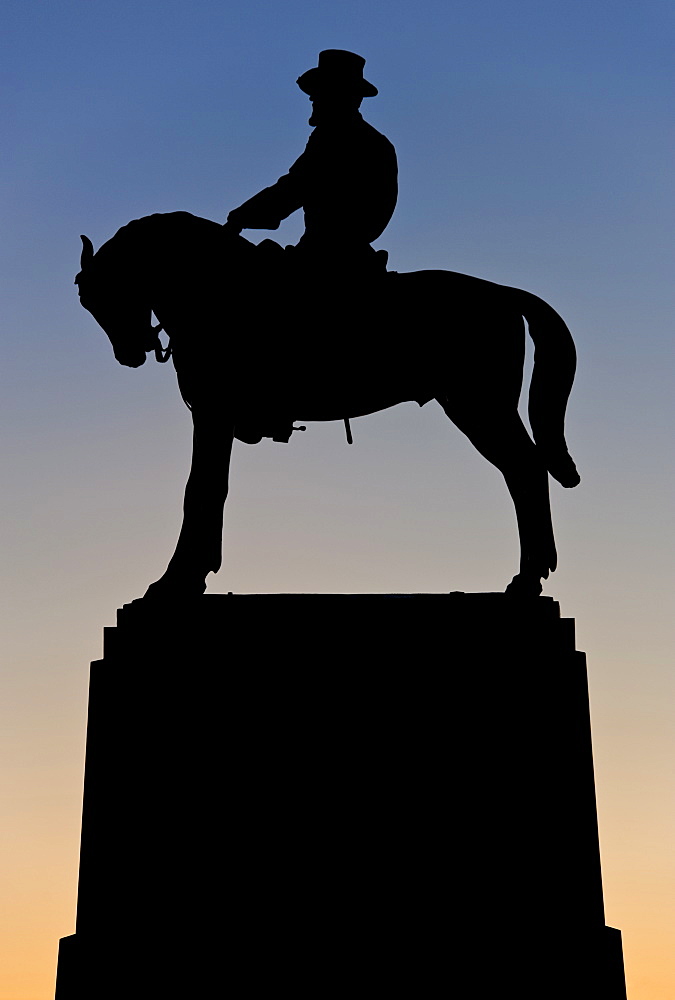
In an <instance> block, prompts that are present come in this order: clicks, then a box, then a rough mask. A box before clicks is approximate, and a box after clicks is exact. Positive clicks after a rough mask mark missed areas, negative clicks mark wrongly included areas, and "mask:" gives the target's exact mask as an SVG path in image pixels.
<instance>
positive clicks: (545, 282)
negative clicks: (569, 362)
mask: <svg viewBox="0 0 675 1000" xmlns="http://www.w3.org/2000/svg"><path fill="white" fill-rule="evenodd" d="M673 34H674V32H673V8H672V5H671V4H670V3H667V2H666V0H643V2H635V0H630V2H628V0H606V2H596V0H555V2H554V0H537V2H534V0H456V2H451V0H442V2H440V0H439V2H429V0H419V2H418V3H416V4H413V3H411V2H406V3H402V2H400V0H377V2H375V0H340V2H337V0H332V2H330V3H328V2H325V0H313V2H312V3H308V2H306V0H305V2H298V0H286V2H285V3H279V2H278V0H248V2H242V0H231V2H227V0H221V2H211V0H191V2H188V0H162V2H159V0H133V2H131V0H114V2H113V0H41V2H37V0H4V3H2V5H1V6H0V82H1V84H2V87H1V88H0V89H1V94H2V96H1V98H0V99H1V100H2V132H1V134H2V136H3V157H2V160H3V168H2V178H1V181H0V183H1V185H2V189H1V204H2V229H1V231H2V242H1V246H0V254H1V256H2V260H1V264H0V282H1V283H2V293H3V294H2V302H3V305H2V320H1V322H2V336H1V343H2V364H1V366H0V368H1V372H0V379H2V386H1V390H0V407H1V409H2V419H1V420H0V440H1V442H2V468H3V471H4V476H3V482H2V487H1V489H2V511H3V517H2V526H1V528H0V532H1V534H0V544H1V546H2V557H3V558H2V562H1V566H0V575H1V577H2V602H1V612H0V613H1V615H2V619H3V622H2V636H3V693H2V701H1V705H0V712H1V713H2V720H1V729H0V732H1V735H2V746H3V767H2V777H3V793H2V798H1V802H0V809H1V810H2V816H1V818H0V838H1V840H2V851H1V852H0V858H1V860H0V866H1V878H0V886H1V887H2V897H3V898H2V906H1V912H0V941H1V947H2V955H1V957H0V1000H51V998H52V996H53V989H54V976H55V970H56V951H57V945H58V938H59V937H61V936H64V935H67V934H70V933H72V932H73V930H74V922H75V905H76V890H77V861H78V850H79V822H80V808H81V797H82V776H83V763H84V738H85V725H86V700H87V677H88V667H89V662H90V661H91V660H92V659H96V658H98V657H99V656H100V655H101V639H102V629H103V627H104V626H106V625H112V624H114V618H115V610H116V608H118V607H120V606H121V605H122V604H123V603H125V602H128V601H131V600H133V599H134V598H137V597H139V596H141V594H142V593H143V592H144V590H145V588H146V587H147V585H148V584H149V583H150V582H151V581H152V580H154V579H156V578H157V577H158V576H159V575H160V574H161V572H162V571H163V569H164V567H165V565H166V561H167V559H168V557H169V555H170V554H171V552H172V549H173V545H174V543H175V539H176V536H177V532H178V527H179V523H180V510H181V502H182V490H183V486H184V482H185V478H186V475H187V471H188V468H189V460H190V434H191V422H190V417H189V414H188V412H187V410H186V409H185V407H184V405H183V403H182V401H181V399H180V397H179V394H178V391H177V388H176V384H175V376H174V374H173V371H172V369H171V367H170V366H158V365H156V364H155V363H154V361H152V360H149V361H148V363H147V364H146V365H145V367H143V368H141V369H139V370H137V371H133V370H130V369H127V368H122V367H120V366H119V365H117V364H116V362H115V361H114V358H113V356H112V352H111V349H110V345H109V343H108V341H107V339H106V338H105V335H104V334H103V333H102V331H101V330H100V329H99V328H98V327H97V326H96V324H95V323H94V321H93V320H92V318H91V316H90V315H89V314H88V313H86V312H85V311H84V310H83V309H82V308H81V307H80V306H79V303H78V299H77V295H76V291H75V288H74V286H73V277H74V275H75V273H76V271H77V270H78V267H79V263H78V262H79V251H80V241H79V234H80V233H86V234H87V235H88V236H89V237H90V238H91V239H92V240H93V242H94V245H95V246H96V247H98V246H100V245H101V243H103V242H104V241H105V240H107V239H109V238H110V237H111V236H112V235H113V234H114V233H115V231H116V230H117V229H118V228H119V227H120V226H122V225H124V224H125V223H126V222H128V221H129V220H130V219H132V218H137V217H139V216H143V215H149V214H151V213H153V212H170V211H175V210H178V209H182V210H187V211H190V212H192V213H194V214H196V215H201V216H205V217H208V218H211V219H217V220H221V221H224V220H225V217H226V215H227V212H228V211H229V210H230V209H232V208H233V207H235V206H237V205H239V204H240V203H241V202H242V201H243V200H244V199H246V198H248V197H250V196H251V195H252V194H254V193H255V192H256V191H258V190H259V189H260V188H262V187H264V186H266V185H268V184H270V183H272V182H273V181H274V180H276V178H277V177H278V176H279V175H280V174H282V173H284V172H285V171H286V170H287V168H288V167H289V166H290V164H291V163H292V162H293V160H294V159H295V158H296V157H297V156H298V155H299V153H300V152H301V151H302V149H303V148H304V145H305V142H306V141H307V137H308V135H309V132H310V128H309V126H308V125H307V118H308V117H309V110H310V108H309V103H308V100H307V97H306V96H305V95H304V94H303V93H302V92H301V91H300V90H299V89H298V87H297V86H296V84H295V80H296V78H297V77H298V76H299V75H300V73H302V72H303V71H304V70H306V69H309V68H310V67H311V66H314V65H316V60H317V55H318V52H319V51H320V50H321V49H324V48H346V49H350V50H352V51H355V52H358V53H360V54H362V55H363V56H364V57H365V58H366V59H367V65H366V76H367V78H368V79H369V80H371V81H372V82H373V83H374V84H375V85H376V86H377V87H378V88H379V91H380V95H379V96H378V97H377V98H374V99H372V100H366V101H364V105H363V108H362V110H363V113H364V117H366V119H367V120H368V121H370V122H371V123H372V124H373V125H374V126H375V127H376V128H377V129H379V130H380V131H382V132H384V133H385V134H386V135H387V136H388V137H389V138H390V139H391V141H392V142H393V143H394V145H395V146H396V149H397V152H398V157H399V168H400V194H399V202H398V207H397V210H396V213H395V215H394V218H393V220H392V222H391V223H390V225H389V227H388V228H387V230H386V231H385V232H384V234H383V236H382V238H381V240H380V241H379V243H378V244H377V245H378V246H380V247H385V248H387V249H388V250H389V253H390V258H389V266H390V268H392V269H395V270H399V271H410V270H417V269H421V268H426V267H432V268H445V269H448V270H456V271H462V272H465V273H467V274H474V275H477V276H479V277H483V278H488V279H490V280H491V281H496V282H501V283H504V284H509V285H516V286H519V287H523V288H527V289H529V290H530V291H533V292H535V293H536V294H538V295H540V296H541V297H543V298H544V299H546V300H547V301H548V302H549V303H551V305H553V306H554V307H555V308H556V309H557V310H558V311H559V312H560V313H561V314H562V315H563V316H564V318H565V320H566V321H567V323H568V325H569V327H570V329H571V330H572V333H573V335H574V338H575V341H576V344H577V349H578V354H579V368H578V375H577V380H576V383H575V388H574V390H573V393H572V397H571V400H570V406H569V416H568V424H567V427H568V443H569V446H570V450H571V452H572V454H573V456H574V458H575V460H576V462H577V465H578V467H579V470H580V472H581V475H582V483H581V485H580V486H579V487H578V489H576V490H571V491H570V490H568V491H565V490H563V489H562V488H561V487H558V485H557V484H555V483H553V484H552V508H553V517H554V525H555V528H556V535H557V541H558V552H559V566H560V568H559V570H558V572H557V573H556V574H555V575H554V576H552V577H551V578H550V580H549V581H548V582H547V584H546V587H545V593H546V594H549V595H551V596H553V597H554V598H555V599H556V600H558V601H560V604H561V609H562V614H563V615H564V616H566V617H573V618H575V619H576V622H577V646H578V648H579V649H583V650H585V652H586V653H587V656H588V664H589V676H590V688H591V710H592V721H593V740H594V752H595V767H596V782H597V790H598V809H599V823H600V839H601V849H602V863H603V876H604V885H605V904H606V913H607V922H608V923H609V924H611V925H612V926H615V927H619V928H621V930H622V933H623V941H624V953H625V961H626V972H627V980H628V996H629V1000H673V997H675V787H674V786H675V782H674V780H673V772H674V768H675V726H674V721H675V719H674V715H675V713H674V711H673V708H674V705H675V691H674V684H673V669H672V661H673V627H672V621H673V607H674V603H675V571H674V568H673V567H674V559H675V552H674V546H673V526H672V521H673V517H672V511H673V500H674V499H675V497H674V494H675V489H674V485H675V483H674V476H673V445H672V440H673V427H674V424H675V421H674V419H673V418H674V416H675V403H674V402H673V400H674V398H675V389H674V376H675V370H674V369H675V365H674V363H673V360H674V357H675V351H674V349H673V333H672V315H673V310H672V305H673V303H672V294H671V288H672V266H673V252H672V233H673V223H674V221H675V220H673V198H672V97H673V93H672V90H673V88H672V82H671V81H672V65H671V64H672V48H673ZM301 231H302V224H301V219H300V218H299V217H298V216H297V215H296V217H292V218H291V219H290V220H288V221H287V222H286V223H284V225H283V226H282V228H281V229H280V230H278V231H277V233H276V234H269V233H265V232H262V231H260V232H256V233H253V232H249V233H247V234H246V235H248V236H249V237H250V238H252V239H254V240H255V241H256V242H257V241H259V240H260V239H262V238H264V237H266V236H269V235H272V236H274V238H275V239H277V240H279V241H280V242H282V243H291V242H295V240H296V239H297V238H298V236H299V235H300V232H301ZM231 294H232V296H233V297H234V296H236V289H235V288H233V289H232V292H231ZM223 306H224V317H225V318H226V316H227V298H225V299H224V302H223ZM303 318H304V316H303V302H302V301H297V302H290V303H280V304H279V336H280V337H286V338H287V339H288V350H289V352H290V353H292V352H302V351H303V350H304V349H305V346H304V340H303V337H298V336H296V335H295V331H296V328H297V326H298V325H300V324H301V323H302V321H303ZM440 319H441V322H445V323H447V329H448V331H449V334H450V332H451V331H452V324H453V316H452V303H451V302H448V304H447V314H446V315H445V316H443V317H441V318H440ZM250 321H251V328H254V326H255V321H256V309H255V304H252V305H251V316H250ZM223 329H224V337H226V336H227V326H226V323H225V321H224V327H223ZM313 335H315V336H316V337H321V335H322V332H321V330H320V329H319V328H317V329H316V330H315V331H313V332H311V333H310V336H313ZM349 335H350V331H348V330H346V331H345V337H344V342H342V343H340V344H336V351H337V350H344V349H348V348H349ZM475 335H476V336H480V330H479V329H477V330H475ZM410 336H411V341H413V342H414V337H415V331H414V330H411V331H410ZM352 428H353V433H354V445H353V446H352V447H349V446H348V445H347V444H346V442H345V437H344V431H343V428H342V425H341V424H339V423H327V424H310V425H309V427H308V430H307V433H305V434H303V435H300V434H297V435H293V438H292V439H291V441H290V443H289V444H288V445H283V444H275V443H273V442H271V441H265V442H264V443H262V444H260V445H257V446H255V447H250V446H247V445H244V444H239V443H235V448H234V452H233V462H232V479H231V482H232V488H231V495H230V500H229V501H228V506H227V511H226V527H225V559H224V567H223V569H222V570H221V572H220V573H219V574H218V575H217V576H216V577H215V578H211V579H210V583H209V591H210V592H216V593H217V592H226V591H230V590H231V591H235V592H240V593H241V592H254V593H264V592H276V591H313V592H334V591H335V592H392V591H394V592H396V591H398V592H407V591H429V592H443V591H452V590H463V591H495V590H503V588H504V587H505V585H506V584H507V583H508V581H509V580H510V579H511V577H512V576H513V573H514V572H515V571H516V569H517V557H518V547H517V535H516V526H515V518H514V514H513V507H512V503H511V501H510V499H509V496H508V494H507V491H506V487H505V486H504V483H503V481H502V478H501V476H500V474H499V473H498V472H497V471H496V470H495V469H494V468H493V467H492V466H490V465H489V464H488V463H487V462H486V461H485V460H484V459H482V458H481V457H480V456H479V455H478V454H477V453H476V452H475V451H474V450H473V448H472V447H471V445H470V444H469V442H468V441H467V440H466V439H465V438H464V437H463V436H462V434H461V433H460V432H459V431H458V430H457V429H456V428H455V427H454V426H453V425H451V424H450V423H449V421H448V420H447V418H446V417H445V416H444V414H443V412H442V411H441V409H440V407H438V406H437V405H436V404H434V403H430V404H428V405H427V406H426V407H425V408H424V409H422V410H420V409H419V408H418V407H417V406H416V405H415V404H406V405H402V406H399V407H396V408H394V409H392V410H389V411H386V412H383V413H380V414H377V415H375V416H370V417H364V418H361V419H358V420H355V421H353V424H352ZM542 668H543V669H545V665H542ZM129 902H130V907H132V906H133V900H130V901H129ZM486 907H487V909H486V918H488V919H489V917H490V910H489V908H490V903H489V901H487V904H486ZM541 919H545V915H541Z"/></svg>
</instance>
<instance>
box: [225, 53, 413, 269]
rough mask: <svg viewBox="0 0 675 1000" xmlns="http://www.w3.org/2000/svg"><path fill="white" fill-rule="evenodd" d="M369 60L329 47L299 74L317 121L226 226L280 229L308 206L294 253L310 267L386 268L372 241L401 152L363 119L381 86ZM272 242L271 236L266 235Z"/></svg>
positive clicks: (389, 209)
mask: <svg viewBox="0 0 675 1000" xmlns="http://www.w3.org/2000/svg"><path fill="white" fill-rule="evenodd" d="M365 63H366V61H365V59H363V58H362V57H361V56H358V55H356V54H355V53H354V52H346V51H343V50H341V49H327V50H325V51H324V52H320V53H319V64H318V66H317V67H315V68H313V69H310V70H308V71H307V72H306V73H303V74H302V76H301V77H299V78H298V81H297V83H298V86H299V87H300V89H301V90H302V91H304V93H306V94H308V95H309V99H310V101H311V102H312V115H311V118H310V119H309V124H310V125H313V126H315V128H314V131H313V132H312V134H311V135H310V137H309V141H308V143H307V146H306V147H305V151H304V153H302V155H301V156H300V157H299V158H298V159H297V160H296V161H295V163H294V164H293V166H292V167H291V168H290V170H289V171H288V173H287V174H284V176H283V177H280V178H279V180H278V181H277V182H276V184H273V185H272V186H271V187H267V188H264V189H263V190H262V191H260V192H259V193H258V194H256V195H254V196H253V197H252V198H249V200H248V201H245V202H244V204H243V205H240V206H239V208H235V209H234V210H233V211H232V212H230V213H229V215H228V217H227V223H226V227H227V228H228V229H230V230H235V231H236V232H240V231H241V230H242V229H278V227H279V224H280V222H281V220H282V219H285V218H287V216H289V215H290V214H291V213H292V212H295V211H296V210H297V209H299V208H302V209H304V214H305V232H304V234H303V236H302V237H301V239H300V241H299V243H298V245H297V247H293V248H289V249H292V251H293V254H292V256H293V258H294V260H295V261H297V263H298V264H300V266H301V268H302V269H303V270H310V271H313V272H321V273H324V274H325V273H327V272H334V271H338V272H343V273H344V272H345V271H347V272H351V274H352V275H363V276H368V275H371V274H375V273H379V272H381V271H382V272H383V271H384V270H385V269H386V257H387V255H386V253H385V252H384V251H380V253H379V254H377V253H376V251H375V250H373V248H372V247H371V245H370V244H371V243H372V242H373V241H374V240H376V239H377V238H378V237H379V236H380V235H381V234H382V232H383V231H384V229H385V227H386V225H387V223H388V222H389V220H390V219H391V217H392V215H393V212H394V208H395V205H396V197H397V193H398V184H397V173H398V168H397V163H396V151H395V149H394V147H393V145H392V144H391V143H390V142H389V140H388V139H387V138H386V137H385V136H384V135H382V134H381V133H380V132H378V131H377V130H376V129H374V128H373V126H372V125H369V124H368V122H366V121H364V120H363V118H362V117H361V114H360V113H359V107H360V105H361V101H362V100H363V98H364V97H375V95H376V94H377V89H376V88H375V87H374V86H373V85H372V83H368V81H367V80H364V78H363V67H364V66H365ZM266 242H267V243H268V244H271V243H272V241H271V240H269V241H266Z"/></svg>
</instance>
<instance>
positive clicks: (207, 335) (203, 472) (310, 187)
mask: <svg viewBox="0 0 675 1000" xmlns="http://www.w3.org/2000/svg"><path fill="white" fill-rule="evenodd" d="M364 66H365V60H364V59H363V58H361V57H360V56H357V55H355V54H354V53H351V52H344V51H341V50H335V49H330V50H327V51H324V52H321V53H320V55H319V61H318V65H317V66H316V67H314V68H313V69H310V70H309V71H308V72H306V73H304V74H303V75H302V76H301V77H300V78H299V79H298V81H297V82H298V85H299V86H300V88H301V89H302V90H303V91H304V92H305V93H307V94H308V95H309V98H310V101H311V103H312V116H311V118H310V119H309V124H310V125H312V126H314V130H313V132H312V133H311V135H310V138H309V141H308V143H307V146H306V149H305V151H304V152H303V153H302V155H301V156H300V157H299V158H298V160H296V162H295V163H294V164H293V166H292V167H291V168H290V170H289V171H288V173H287V174H285V175H284V176H283V177H281V178H280V179H279V180H278V181H277V182H276V183H275V184H273V185H271V186H270V187H267V188H265V189H264V190H262V191H260V192H259V193H258V194H256V195H254V196H253V197H252V198H250V199H249V200H248V201H246V202H244V204H243V205H241V206H240V207H239V208H236V209H234V210H233V211H231V212H230V213H229V215H228V218H227V222H226V223H225V225H220V224H219V223H216V222H211V221H209V220H208V219H201V218H198V217H196V216H193V215H190V214H189V213H187V212H172V213H168V214H162V215H151V216H147V217H145V218H142V219H137V220H134V221H132V222H130V223H129V224H128V225H126V226H124V227H122V229H120V230H119V231H118V232H117V233H116V234H115V235H114V236H113V237H112V239H110V240H108V242H107V243H104V244H103V246H101V247H100V249H99V250H98V252H97V253H94V248H93V246H92V244H91V241H90V240H89V239H88V238H87V237H86V236H83V237H82V242H83V250H82V258H81V270H80V272H79V274H78V275H77V277H76V279H75V281H76V283H77V285H78V286H79V294H80V299H81V302H82V305H83V306H84V307H85V308H86V309H88V310H89V311H90V312H91V313H92V315H93V316H94V318H95V319H96V321H97V322H98V323H99V325H100V326H101V327H102V328H103V330H104V331H105V332H106V334H107V335H108V337H109V339H110V341H111V343H112V346H113V351H114V354H115V358H116V359H117V361H119V363H120V364H123V365H127V366H129V367H131V368H137V367H139V366H140V365H142V364H143V363H144V362H145V360H146V353H148V352H153V351H154V353H155V356H156V357H157V359H158V360H160V361H166V360H168V357H169V356H171V358H172V360H173V364H174V367H175V370H176V375H177V379H178V386H179V389H180V392H181V395H182V397H183V399H184V400H185V402H186V403H187V405H188V407H189V408H190V410H191V412H192V420H193V425H194V436H193V452H192V467H191V470H190V475H189V478H188V481H187V485H186V489H185V502H184V508H183V523H182V527H181V530H180V534H179V537H178V542H177V545H176V549H175V552H174V554H173V556H172V557H171V560H170V562H169V564H168V567H167V569H166V572H165V573H164V574H163V576H162V577H161V578H160V579H159V580H157V581H156V582H155V583H153V584H151V585H150V587H149V589H148V591H147V593H146V595H145V596H146V598H147V599H162V600H167V599H181V598H183V597H190V596H197V595H199V594H202V593H203V592H204V590H205V589H206V577H207V575H208V574H209V573H211V572H213V573H215V572H217V570H218V569H219V568H220V565H221V558H222V528H223V509H224V504H225V499H226V497H227V492H228V476H229V465H230V455H231V450H232V442H233V440H234V438H237V439H238V440H240V441H244V442H246V443H248V444H256V443H258V442H259V441H260V440H261V439H262V438H263V437H271V438H272V439H273V440H275V441H280V442H287V441H288V440H289V439H290V436H291V433H292V432H293V431H294V430H297V429H304V427H303V428H298V427H296V426H295V425H296V422H297V421H315V420H343V421H344V422H345V427H346V431H347V439H348V441H351V431H350V424H349V421H350V418H353V417H357V416H362V415H365V414H368V413H374V412H376V411H378V410H383V409H386V408H388V407H390V406H395V405H396V404H397V403H402V402H406V401H411V400H413V401H416V402H417V403H419V404H420V406H423V405H424V404H425V403H428V402H430V401H431V400H436V401H437V402H438V403H440V405H441V406H442V407H443V409H444V411H445V413H446V414H447V416H448V417H449V418H450V420H452V422H453V423H454V424H455V425H456V426H457V427H459V429H460V430H462V431H463V432H464V433H465V434H466V435H467V437H468V438H469V440H470V441H471V442H472V443H473V444H474V445H475V447H476V448H477V449H478V451H479V452H480V453H481V454H482V455H484V456H485V458H487V459H488V460H489V461H490V462H492V464H493V465H495V466H496V467H497V468H498V469H499V470H500V471H501V473H502V474H503V476H504V479H505V480H506V484H507V487H508V489H509V492H510V494H511V497H512V498H513V502H514V505H515V509H516V517H517V522H518V532H519V536H520V550H521V555H520V567H519V571H518V573H517V574H516V575H515V576H514V578H513V580H512V581H511V583H510V584H509V585H508V587H507V588H506V591H507V593H509V594H511V595H513V596H523V597H530V596H537V595H538V594H540V593H541V590H542V585H541V581H542V579H545V578H546V577H548V574H549V572H550V571H553V570H555V568H556V563H557V556H556V549H555V542H554V538H553V527H552V523H551V511H550V504H549V495H548V476H549V474H550V475H551V476H552V477H553V478H554V479H556V480H557V481H558V482H559V483H561V484H562V485H563V486H565V487H573V486H576V485H577V484H578V483H579V475H578V473H577V470H576V467H575V465H574V462H573V461H572V458H571V457H570V455H569V452H568V450H567V445H566V443H565V434H564V419H565V409H566V405H567V399H568V396H569V393H570V390H571V388H572V383H573V380H574V372H575V366H576V352H575V349H574V343H573V340H572V337H571V334H570V332H569V330H568V329H567V326H566V325H565V323H564V322H563V320H562V319H561V317H560V316H559V315H558V314H557V313H556V312H555V310H554V309H552V308H551V306H549V305H547V303H546V302H544V301H543V300H542V299H540V298H538V297H537V296H536V295H532V294H531V293H530V292H526V291H523V290H521V289H518V288H510V287H507V286H504V285H498V284H495V283H493V282H490V281H484V280H482V279H480V278H474V277H470V276H469V275H465V274H459V273H455V272H452V271H441V270H428V271H416V272H410V273H400V274H399V273H397V272H391V271H387V266H386V265H387V254H386V251H382V250H379V251H375V250H374V249H373V248H372V246H371V244H372V243H373V242H374V241H375V240H376V239H378V238H379V237H380V235H381V234H382V232H383V231H384V229H385V227H386V225H387V224H388V222H389V220H390V219H391V216H392V214H393V211H394V207H395V205H396V198H397V164H396V153H395V150H394V147H393V146H392V144H391V143H390V142H389V140H388V139H387V138H386V137H385V136H383V135H381V133H379V132H378V131H376V130H375V129H374V128H373V127H372V126H371V125H369V124H368V123H367V122H365V121H364V120H363V118H362V117H361V114H360V112H359V107H360V105H361V102H362V100H363V98H364V97H373V96H375V95H376V94H377V90H376V89H375V87H374V86H373V85H372V84H371V83H369V82H368V81H367V80H365V79H364V76H363V67H364ZM300 208H302V209H303V211H304V218H305V231H304V234H303V236H302V238H301V239H300V241H299V243H298V244H297V246H294V247H286V248H282V247H281V246H279V244H277V243H275V242H273V241H272V240H268V239H266V240H263V241H262V243H260V244H258V245H257V246H256V245H254V244H252V243H251V242H249V241H248V240H246V239H244V238H243V237H242V236H241V231H242V230H243V229H256V228H265V229H276V228H278V226H279V224H280V222H281V220H282V219H285V218H286V217H287V216H288V215H290V214H291V213H292V212H294V211H296V210H297V209H300ZM299 302H301V303H302V306H303V310H302V313H303V316H305V317H306V319H305V320H304V323H305V326H303V321H302V320H300V319H299V318H298V317H297V309H295V308H294V305H295V304H296V303H299ZM153 313H154V315H155V317H156V318H157V320H158V326H155V327H153V326H152V314H153ZM523 320H525V321H526V322H527V329H528V331H529V334H530V336H531V338H532V340H533V341H534V346H535V354H534V369H533V373H532V378H531V383H530V388H529V408H528V414H529V422H530V427H531V431H532V437H531V436H530V434H529V433H528V431H527V430H526V428H525V426H524V424H523V422H522V420H521V418H520V416H519V414H518V401H519V397H520V391H521V386H522V379H523V362H524V353H525V325H524V322H523ZM160 331H163V332H164V334H165V335H166V336H167V337H168V338H169V344H168V346H167V347H163V346H162V343H161V341H160V338H159V332H160Z"/></svg>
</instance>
